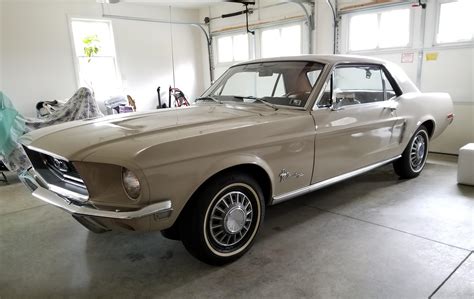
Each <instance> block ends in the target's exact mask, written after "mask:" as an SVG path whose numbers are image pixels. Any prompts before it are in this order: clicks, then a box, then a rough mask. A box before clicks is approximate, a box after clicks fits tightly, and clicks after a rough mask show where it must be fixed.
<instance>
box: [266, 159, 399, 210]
mask: <svg viewBox="0 0 474 299" xmlns="http://www.w3.org/2000/svg"><path fill="white" fill-rule="evenodd" d="M400 157H401V155H398V156H396V157H393V158H391V159H388V160H384V161H381V162H378V163H375V164H372V165H369V166H366V167H363V168H359V169H357V170H354V171H351V172H348V173H345V174H341V175H339V176H336V177H333V178H330V179H327V180H324V181H321V182H319V183H316V184H313V185H310V186H307V187H304V188H301V189H298V190H294V191H290V192H288V193H284V194H281V195H278V196H274V197H273V200H272V203H271V204H272V205H275V204H278V203H281V202H284V201H287V200H289V199H292V198H295V197H298V196H300V195H303V194H306V193H310V192H313V191H316V190H318V189H321V188H324V187H327V186H329V185H332V184H335V183H339V182H341V181H344V180H347V179H350V178H352V177H355V176H357V175H359V174H362V173H364V172H367V171H370V170H372V169H375V168H378V167H380V166H382V165H385V164H388V163H390V162H392V161H395V160H397V159H398V158H400Z"/></svg>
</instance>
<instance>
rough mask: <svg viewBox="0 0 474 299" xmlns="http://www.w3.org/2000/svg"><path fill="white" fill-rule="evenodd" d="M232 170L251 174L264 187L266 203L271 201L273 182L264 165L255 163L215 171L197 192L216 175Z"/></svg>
mask: <svg viewBox="0 0 474 299" xmlns="http://www.w3.org/2000/svg"><path fill="white" fill-rule="evenodd" d="M231 172H241V173H245V174H248V175H251V176H252V177H253V178H254V179H255V180H256V181H257V182H258V184H259V185H260V187H261V188H262V192H263V196H264V198H265V203H267V204H268V203H269V202H270V200H271V196H272V183H271V180H270V177H269V176H268V174H267V172H266V171H265V170H264V169H263V168H262V167H260V166H258V165H255V164H241V165H236V166H232V167H229V168H226V169H223V170H221V171H219V172H217V173H215V174H214V175H212V176H211V177H210V178H208V179H207V180H206V181H205V182H204V183H203V184H202V185H201V186H200V187H199V188H198V190H196V192H195V193H197V192H199V189H200V188H201V187H202V186H204V185H205V184H206V183H207V182H209V181H211V180H213V179H214V178H215V177H217V176H221V175H225V174H226V173H231Z"/></svg>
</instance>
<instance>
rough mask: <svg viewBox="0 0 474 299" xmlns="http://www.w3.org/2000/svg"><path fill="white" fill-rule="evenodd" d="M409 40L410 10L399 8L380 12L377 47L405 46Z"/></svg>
mask: <svg viewBox="0 0 474 299" xmlns="http://www.w3.org/2000/svg"><path fill="white" fill-rule="evenodd" d="M409 42H410V10H408V9H399V10H392V11H387V12H383V13H381V14H380V27H379V47H380V48H394V47H406V46H408V43H409Z"/></svg>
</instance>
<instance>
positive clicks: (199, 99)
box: [194, 96, 222, 104]
mask: <svg viewBox="0 0 474 299" xmlns="http://www.w3.org/2000/svg"><path fill="white" fill-rule="evenodd" d="M208 100H211V101H214V102H216V103H219V104H222V102H221V101H219V100H218V99H216V98H215V97H212V96H206V97H200V98H197V99H196V100H194V102H197V101H208Z"/></svg>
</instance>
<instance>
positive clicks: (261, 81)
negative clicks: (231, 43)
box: [201, 61, 324, 107]
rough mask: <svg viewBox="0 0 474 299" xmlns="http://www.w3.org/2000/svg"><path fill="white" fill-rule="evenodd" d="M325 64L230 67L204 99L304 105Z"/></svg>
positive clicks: (290, 63) (303, 63)
mask: <svg viewBox="0 0 474 299" xmlns="http://www.w3.org/2000/svg"><path fill="white" fill-rule="evenodd" d="M323 67H324V65H322V64H320V63H316V62H307V61H286V62H282V61H279V62H263V63H251V64H245V65H238V66H235V67H232V68H230V69H229V70H228V71H227V72H226V73H225V74H224V75H223V77H222V78H221V79H220V80H218V82H217V83H216V84H215V85H214V86H213V87H212V88H211V89H210V90H209V92H208V93H206V94H205V96H204V97H202V98H201V100H211V101H215V102H220V103H222V102H226V101H233V102H242V103H260V104H267V105H270V106H274V105H283V106H291V107H304V106H305V105H306V102H307V100H308V97H309V95H310V93H311V91H312V90H313V87H314V85H315V84H316V82H317V80H318V78H319V76H320V75H321V72H322V69H323Z"/></svg>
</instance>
